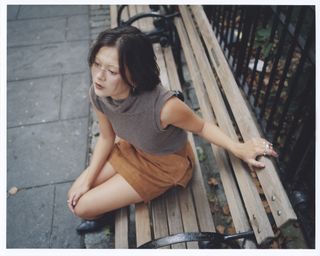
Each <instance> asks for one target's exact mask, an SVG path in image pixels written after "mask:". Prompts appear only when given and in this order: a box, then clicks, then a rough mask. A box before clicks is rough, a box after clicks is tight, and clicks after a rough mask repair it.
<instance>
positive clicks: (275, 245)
mask: <svg viewBox="0 0 320 256" xmlns="http://www.w3.org/2000/svg"><path fill="white" fill-rule="evenodd" d="M270 247H271V248H272V249H279V243H278V242H277V241H276V240H275V241H273V242H272V244H271V246H270Z"/></svg>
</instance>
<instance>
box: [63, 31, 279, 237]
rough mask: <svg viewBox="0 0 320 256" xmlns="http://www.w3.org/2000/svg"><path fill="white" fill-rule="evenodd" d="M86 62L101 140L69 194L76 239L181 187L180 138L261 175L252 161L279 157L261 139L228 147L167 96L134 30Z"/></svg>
mask: <svg viewBox="0 0 320 256" xmlns="http://www.w3.org/2000/svg"><path fill="white" fill-rule="evenodd" d="M88 61H89V66H90V68H91V76H92V86H91V87H90V91H89V93H90V99H91V102H92V105H93V108H94V110H95V112H96V114H97V116H98V119H99V129H100V136H99V138H98V141H97V143H96V146H95V150H94V153H93V156H92V159H91V163H90V165H89V166H88V167H87V169H86V170H84V171H83V173H82V174H81V175H80V176H79V177H78V178H77V179H76V181H75V182H74V184H73V185H72V187H71V188H70V190H69V193H68V201H67V202H68V206H69V208H70V210H71V211H72V212H73V213H74V214H75V215H77V216H79V217H80V218H83V219H85V220H87V221H85V222H83V223H82V224H81V225H80V226H79V227H78V229H77V230H78V231H79V232H85V231H91V230H93V229H96V228H97V225H98V224H97V223H98V222H99V221H98V220H99V217H101V216H102V215H103V214H104V213H107V212H110V211H113V210H115V209H118V208H121V207H123V206H126V205H129V204H132V203H138V202H142V201H144V202H148V201H149V200H151V199H153V198H155V197H157V196H159V195H161V194H163V193H164V192H165V191H167V190H168V189H169V188H171V187H173V186H177V185H180V186H182V187H185V186H186V185H187V184H188V182H189V180H190V179H191V177H192V169H193V165H194V155H193V152H192V149H191V146H190V144H189V143H188V141H187V133H186V131H190V132H192V133H195V134H198V135H200V136H202V137H203V138H205V139H206V140H208V141H209V142H211V143H214V144H216V145H218V146H220V147H222V148H224V149H226V150H228V151H229V152H231V153H232V154H234V155H235V156H237V157H239V158H240V159H242V160H243V161H245V162H246V163H247V164H248V165H249V166H250V167H254V168H264V165H263V163H261V162H259V161H257V160H256V157H257V156H259V155H269V156H274V157H276V156H277V153H276V152H275V151H274V150H273V149H272V144H271V143H269V142H267V141H266V140H265V139H261V138H256V139H252V140H250V141H248V142H246V143H239V142H238V141H232V140H231V139H230V138H229V137H228V136H226V135H225V134H224V133H223V131H221V129H220V128H218V127H217V126H216V125H215V124H213V123H209V122H206V121H204V120H202V119H201V118H200V117H199V116H197V115H196V114H194V113H193V111H192V110H191V109H190V108H189V107H188V106H187V105H186V104H185V103H183V102H182V101H181V100H179V99H178V98H177V97H174V93H173V92H172V91H169V90H167V89H165V88H164V87H163V86H162V85H161V83H160V79H159V68H158V66H157V63H156V57H155V54H154V52H153V48H152V45H151V43H150V41H149V39H148V38H147V37H146V36H145V35H144V34H143V33H142V32H141V31H140V30H138V29H137V28H135V27H131V26H127V27H118V28H115V29H108V30H106V31H104V32H102V33H101V34H100V35H99V36H98V38H97V40H96V42H95V44H94V45H93V47H92V48H91V51H90V54H89V58H88ZM116 136H118V137H119V138H120V141H119V142H117V143H115V138H116Z"/></svg>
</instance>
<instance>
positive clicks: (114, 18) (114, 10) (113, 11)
mask: <svg viewBox="0 0 320 256" xmlns="http://www.w3.org/2000/svg"><path fill="white" fill-rule="evenodd" d="M117 15H118V8H117V6H116V5H110V20H111V22H110V23H111V28H115V27H117Z"/></svg>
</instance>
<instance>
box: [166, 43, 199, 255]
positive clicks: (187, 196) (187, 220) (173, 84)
mask: <svg viewBox="0 0 320 256" xmlns="http://www.w3.org/2000/svg"><path fill="white" fill-rule="evenodd" d="M163 53H164V60H165V63H166V67H167V71H168V77H169V81H170V89H172V90H179V91H182V88H181V84H180V81H179V77H178V73H177V67H176V64H175V61H174V57H173V53H172V49H171V47H165V48H163ZM204 196H205V195H204ZM178 197H179V200H178V202H177V203H178V204H179V203H180V210H181V217H182V222H183V228H184V232H198V231H199V228H198V223H197V216H196V212H195V209H194V204H193V198H192V193H191V190H190V187H189V186H188V187H187V188H186V189H180V190H179V191H178ZM170 233H171V234H172V232H171V231H170ZM187 248H188V249H198V248H199V246H198V242H188V243H187Z"/></svg>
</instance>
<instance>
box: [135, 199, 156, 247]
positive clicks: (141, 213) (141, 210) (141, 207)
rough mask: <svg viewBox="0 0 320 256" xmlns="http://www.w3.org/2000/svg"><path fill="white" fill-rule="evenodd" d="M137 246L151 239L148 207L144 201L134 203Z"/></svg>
mask: <svg viewBox="0 0 320 256" xmlns="http://www.w3.org/2000/svg"><path fill="white" fill-rule="evenodd" d="M135 221H136V241H137V247H139V246H140V245H142V244H144V243H147V242H149V241H151V240H152V238H151V227H150V214H149V207H148V205H147V204H145V203H139V204H136V205H135Z"/></svg>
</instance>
